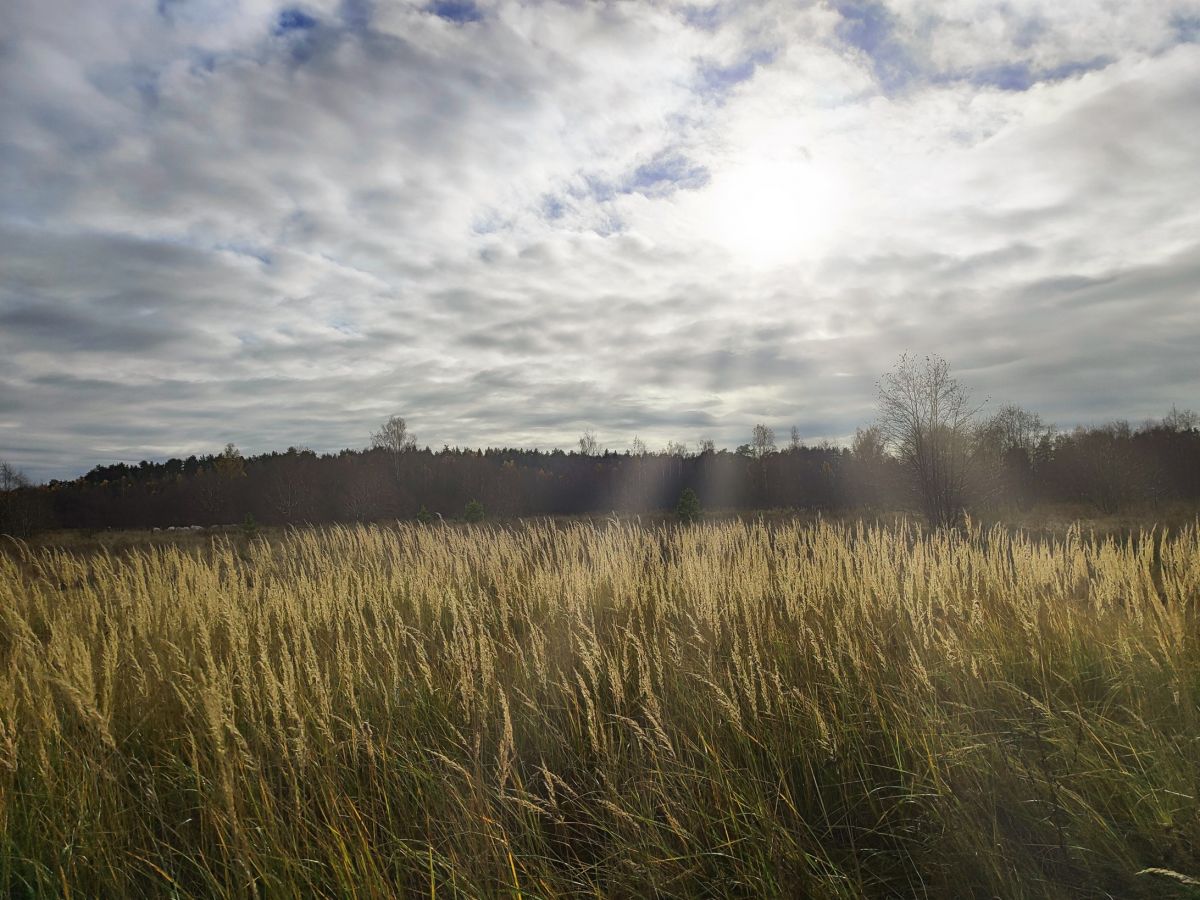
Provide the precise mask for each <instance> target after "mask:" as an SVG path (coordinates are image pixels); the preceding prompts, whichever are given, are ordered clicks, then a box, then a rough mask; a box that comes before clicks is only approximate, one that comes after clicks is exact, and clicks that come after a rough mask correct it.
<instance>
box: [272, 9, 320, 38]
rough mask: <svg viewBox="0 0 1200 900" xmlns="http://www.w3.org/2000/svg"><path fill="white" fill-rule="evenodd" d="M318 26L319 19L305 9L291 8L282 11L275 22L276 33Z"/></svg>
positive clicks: (304, 29)
mask: <svg viewBox="0 0 1200 900" xmlns="http://www.w3.org/2000/svg"><path fill="white" fill-rule="evenodd" d="M316 27H317V20H316V19H314V18H313V17H312V16H310V15H309V14H308V13H306V12H304V11H303V10H299V9H295V8H289V9H285V10H282V11H280V13H279V18H278V19H277V20H276V22H275V33H276V34H287V33H288V32H289V31H308V30H310V29H313V28H316Z"/></svg>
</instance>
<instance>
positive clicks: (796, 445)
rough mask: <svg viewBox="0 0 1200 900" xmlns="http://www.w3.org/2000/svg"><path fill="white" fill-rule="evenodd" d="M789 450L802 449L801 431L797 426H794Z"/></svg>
mask: <svg viewBox="0 0 1200 900" xmlns="http://www.w3.org/2000/svg"><path fill="white" fill-rule="evenodd" d="M788 449H789V450H799V449H800V429H799V428H797V427H796V426H795V425H793V426H792V437H791V439H790V440H789V441H788Z"/></svg>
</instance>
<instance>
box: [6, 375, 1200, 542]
mask: <svg viewBox="0 0 1200 900" xmlns="http://www.w3.org/2000/svg"><path fill="white" fill-rule="evenodd" d="M878 404H879V414H878V417H877V420H876V422H875V423H874V424H872V425H869V426H866V427H864V428H860V429H859V430H858V431H857V433H856V434H855V436H854V439H853V441H852V443H851V446H849V447H839V446H834V445H831V444H829V443H822V444H820V445H817V446H809V445H806V444H804V443H803V442H802V441H801V440H800V436H799V434H798V432H797V430H796V429H794V428H793V429H792V432H791V435H790V439H788V440H786V441H784V442H782V443H780V442H778V441H777V439H776V434H775V432H774V430H773V429H772V428H771V427H769V426H768V425H765V424H758V425H755V426H753V427H752V428H751V429H750V430H749V433H748V440H747V442H746V443H745V444H742V445H741V446H738V447H736V448H735V449H732V450H730V449H718V448H717V447H715V446H714V444H713V443H712V442H711V441H704V442H701V443H700V444H698V445H696V446H694V447H690V448H689V447H687V446H685V445H684V444H682V443H671V444H669V445H668V446H667V447H666V448H665V449H663V450H661V451H659V452H652V451H650V450H649V449H647V448H646V446H645V444H644V443H643V442H642V441H640V440H639V439H637V438H635V439H634V440H633V441H632V442H631V447H630V449H629V450H625V451H622V452H614V451H609V450H606V449H604V448H603V447H602V446H601V444H600V439H599V437H598V436H597V435H596V434H595V433H594V432H592V431H590V430H589V431H587V432H585V433H584V434H583V435H582V436H581V437H580V439H579V446H578V448H577V449H572V450H571V451H564V450H550V451H543V450H525V449H518V448H488V449H486V450H475V449H462V448H451V447H443V448H442V449H441V450H436V451H435V450H431V449H430V448H428V447H425V448H424V449H421V448H419V447H418V445H417V442H416V438H415V436H414V435H413V434H411V432H410V431H409V429H408V425H407V423H406V422H405V420H404V419H403V418H402V417H399V416H393V417H391V418H390V419H388V421H387V422H385V423H384V424H383V425H382V426H381V427H380V429H379V430H378V431H377V432H375V433H374V434H373V435H372V441H371V446H370V447H368V448H366V449H360V450H351V449H347V450H343V451H341V452H338V453H326V454H317V453H314V452H313V451H311V450H307V449H304V448H296V447H292V448H289V449H288V450H286V451H283V452H271V453H263V454H259V455H256V456H243V455H242V454H241V453H240V452H239V451H238V450H237V448H236V447H235V446H233V445H232V444H230V445H227V446H226V447H225V449H224V450H222V451H221V452H220V453H216V454H209V455H205V456H190V457H188V458H186V459H168V460H165V461H162V462H152V461H148V460H147V461H142V462H141V463H139V464H137V465H129V464H125V463H116V464H111V465H100V466H96V467H95V468H93V469H92V470H91V471H89V472H88V473H87V474H86V475H83V476H81V477H80V478H77V479H74V480H71V481H51V482H49V483H48V484H45V485H37V486H35V485H31V484H29V483H28V482H27V480H25V479H24V478H23V477H22V476H21V475H20V473H19V472H16V471H15V470H14V469H13V468H12V467H11V466H8V465H6V464H3V463H0V533H9V534H17V535H24V534H29V533H32V532H34V531H36V530H39V529H42V528H150V527H159V528H167V527H171V526H186V525H228V524H237V523H242V522H254V523H262V524H301V523H318V522H354V521H372V520H382V519H409V518H422V519H428V518H434V517H438V516H440V517H443V518H462V517H464V516H466V515H469V516H470V517H471V518H473V519H479V518H481V517H482V516H483V515H485V514H486V515H487V516H489V517H500V518H508V517H514V516H543V515H578V514H606V513H610V512H618V513H656V512H665V511H669V510H672V509H674V508H676V506H677V503H678V501H679V498H680V496H681V495H682V494H683V493H684V492H685V491H689V490H690V491H692V492H693V493H694V495H695V497H696V498H698V501H699V503H700V504H702V505H703V507H704V508H706V509H727V510H762V509H772V508H807V509H820V510H829V511H837V510H849V509H856V508H858V509H875V510H908V511H916V512H920V513H922V514H924V516H925V517H926V518H927V519H928V520H929V521H930V522H931V523H933V524H935V525H945V524H952V523H953V522H955V521H956V520H957V519H958V518H959V517H960V516H961V515H962V514H963V513H964V511H967V510H976V509H978V510H981V511H984V510H986V511H1003V510H1005V509H1021V510H1025V509H1029V508H1031V507H1033V506H1036V505H1038V504H1045V503H1077V504H1086V505H1088V506H1090V507H1091V508H1093V509H1095V510H1096V511H1097V512H1101V513H1114V512H1119V511H1121V510H1123V509H1127V508H1130V507H1132V506H1135V505H1141V506H1147V507H1150V508H1153V507H1158V506H1161V505H1163V504H1166V503H1169V502H1189V503H1194V502H1196V501H1200V416H1197V415H1196V414H1195V413H1192V412H1189V411H1179V410H1175V409H1172V410H1171V411H1170V412H1169V413H1168V414H1167V415H1166V416H1164V417H1163V418H1162V419H1161V420H1156V421H1152V422H1147V423H1144V424H1142V425H1140V426H1138V427H1133V426H1131V425H1130V424H1129V423H1127V422H1112V423H1108V424H1105V425H1101V426H1095V427H1080V428H1076V429H1074V430H1072V431H1059V430H1058V429H1056V428H1055V427H1054V426H1053V425H1049V424H1047V423H1044V422H1043V421H1042V419H1041V417H1040V416H1039V415H1037V414H1036V413H1033V412H1030V411H1028V410H1025V409H1022V408H1019V407H1016V406H1005V407H1003V408H1001V409H999V410H998V411H996V412H994V413H992V414H990V415H984V414H983V409H982V407H981V406H980V405H977V404H975V403H974V402H973V401H972V400H971V397H970V394H969V392H967V391H966V390H965V389H964V388H963V386H962V385H961V384H960V383H959V382H958V381H957V379H955V378H954V377H953V375H952V374H951V372H950V370H949V366H948V365H947V364H946V363H945V361H944V360H941V359H940V358H938V357H928V358H924V359H917V358H915V357H909V356H905V357H902V358H901V360H900V361H899V362H898V363H897V364H896V366H894V367H893V369H892V370H890V371H889V372H888V373H886V374H885V375H884V376H883V377H882V378H881V380H880V382H879V384H878Z"/></svg>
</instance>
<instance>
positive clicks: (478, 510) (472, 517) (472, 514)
mask: <svg viewBox="0 0 1200 900" xmlns="http://www.w3.org/2000/svg"><path fill="white" fill-rule="evenodd" d="M463 518H464V519H466V520H467V521H468V522H482V521H483V504H482V503H480V502H479V501H478V500H472V501H471V502H470V503H468V504H467V508H466V509H465V510H464V511H463Z"/></svg>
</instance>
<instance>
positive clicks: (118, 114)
mask: <svg viewBox="0 0 1200 900" xmlns="http://www.w3.org/2000/svg"><path fill="white" fill-rule="evenodd" d="M1196 23H1200V9H1198V8H1197V6H1196V4H1195V3H1194V2H1167V0H1155V2H1152V3H1146V4H1136V5H1134V4H1126V5H1124V6H1120V5H1118V6H1109V7H1098V6H1097V5H1095V4H1091V3H1084V2H1080V3H1078V4H1070V3H1055V4H1049V3H1044V2H1032V0H1022V2H1010V3H1005V4H996V3H991V2H984V0H956V2H953V3H936V4H934V3H930V2H927V0H893V2H888V3H883V2H876V0H839V2H827V3H814V4H810V5H805V6H800V5H795V4H790V3H788V4H784V3H779V4H722V3H710V4H705V3H686V4H684V3H678V4H676V3H668V2H664V3H658V4H615V3H614V4H608V3H589V4H550V3H533V2H529V3H521V2H514V0H496V2H491V0H475V2H466V0H462V2H460V0H455V2H435V3H426V2H419V3H417V2H413V3H408V2H390V3H384V2H378V3H372V2H368V0H340V2H335V0H327V2H305V3H279V2H274V0H253V2H251V0H245V2H235V0H160V2H159V3H158V4H157V6H155V5H154V4H146V3H142V2H136V3H135V2H114V3H109V4H104V5H103V8H102V9H101V8H99V7H96V5H94V4H93V5H87V4H85V5H83V6H82V7H81V6H79V5H78V4H72V3H67V2H65V0H38V2H36V3H35V2H33V0H14V2H11V3H7V4H5V5H4V8H3V10H0V34H3V35H4V37H3V38H2V39H0V80H2V81H3V83H4V85H5V90H4V92H3V93H2V94H0V456H4V457H6V458H8V459H10V460H12V461H13V462H15V463H16V464H18V465H20V466H21V467H23V468H25V469H27V470H28V471H29V472H30V473H31V474H34V475H36V476H38V477H62V476H68V475H73V474H76V473H78V472H80V471H83V470H86V469H87V468H88V467H90V466H91V465H93V464H94V463H97V462H101V461H110V460H114V459H127V460H136V459H140V458H143V457H147V456H164V455H170V454H178V453H190V452H203V451H205V450H211V449H214V448H217V447H219V446H221V445H222V444H223V443H224V442H225V441H227V440H233V441H235V442H237V443H238V444H239V445H240V446H242V447H243V448H244V449H245V450H249V451H257V450H265V449H273V448H279V447H284V446H287V445H289V444H305V445H308V446H311V447H314V448H316V449H336V448H339V447H343V446H348V445H349V446H360V445H362V444H363V443H364V442H365V441H366V436H367V434H368V433H369V431H370V430H371V429H372V428H373V427H374V426H375V425H376V424H377V423H378V421H379V420H381V419H382V418H383V417H385V416H386V415H388V414H390V413H393V412H400V413H402V414H404V415H406V416H407V417H408V419H409V421H410V424H411V426H412V427H413V429H414V430H415V431H416V432H417V433H418V435H419V437H420V439H421V441H422V442H423V443H424V442H428V443H430V444H432V445H434V446H440V445H441V444H442V443H450V444H470V445H477V444H509V445H523V446H530V445H538V446H554V445H559V446H567V445H569V444H571V443H572V442H573V440H574V437H575V436H576V435H577V434H578V432H579V431H580V430H582V429H583V428H584V427H593V428H595V429H596V430H597V431H598V432H599V434H600V436H601V438H602V442H603V443H605V444H607V445H608V446H610V447H623V446H626V445H627V443H628V441H630V440H631V439H632V437H633V435H634V434H635V433H637V434H640V435H642V437H643V438H646V439H649V440H650V441H651V443H652V444H653V443H655V442H657V443H665V442H666V441H667V440H668V439H674V440H689V441H694V440H698V439H699V438H701V437H712V438H715V439H716V440H717V441H718V442H719V443H725V444H729V445H732V444H736V443H741V442H743V441H744V440H745V439H746V435H747V434H748V433H749V430H750V428H751V426H752V425H753V424H754V422H756V421H766V422H769V423H771V424H774V425H776V426H777V427H779V428H786V427H788V426H790V425H791V424H793V423H795V424H797V425H798V426H799V428H800V430H801V432H802V433H804V434H805V435H807V436H809V437H812V438H819V437H833V438H837V437H839V436H843V435H846V434H848V433H850V432H851V431H852V430H853V427H854V426H855V424H858V423H861V422H862V421H865V420H866V419H867V418H869V417H870V415H871V407H872V403H873V388H872V385H873V381H874V379H875V378H876V377H877V376H878V374H879V372H880V370H881V369H882V368H884V367H886V366H887V364H888V363H889V361H890V360H891V359H893V358H894V357H895V356H896V355H897V354H898V353H899V352H901V351H904V350H906V349H907V350H917V351H924V350H933V351H937V352H940V353H942V354H943V355H945V356H947V357H948V358H949V359H950V360H951V362H952V363H953V364H954V365H955V366H956V368H957V369H959V370H960V371H961V373H962V374H963V375H964V378H965V380H966V381H967V382H969V383H971V384H972V385H974V386H975V387H976V388H977V389H978V391H979V393H981V394H990V395H992V396H993V397H995V398H997V400H998V401H1000V402H1003V401H1008V400H1010V399H1011V400H1014V401H1017V402H1020V403H1022V404H1025V405H1027V406H1029V407H1031V408H1034V409H1037V410H1039V411H1042V412H1044V413H1045V414H1046V415H1047V416H1049V417H1051V418H1054V419H1056V420H1057V421H1059V422H1060V423H1062V424H1073V423H1075V422H1078V421H1094V420H1097V419H1102V418H1105V417H1109V416H1124V417H1128V418H1131V419H1134V420H1137V419H1139V418H1142V417H1145V416H1149V415H1154V414H1161V413H1162V411H1163V410H1164V409H1165V408H1166V407H1169V406H1170V405H1171V404H1172V403H1178V404H1180V405H1182V406H1186V405H1193V406H1194V405H1196V403H1197V400H1196V399H1195V397H1196V394H1197V389H1198V388H1200V372H1198V371H1197V369H1196V367H1195V365H1194V362H1192V361H1191V356H1190V353H1191V351H1190V350H1189V348H1190V347H1191V345H1192V344H1194V343H1196V342H1197V339H1200V302H1197V301H1200V296H1198V295H1200V288H1198V287H1197V285H1198V284H1200V279H1198V278H1197V275H1198V274H1200V272H1198V269H1200V262H1198V260H1200V238H1197V237H1196V235H1200V228H1198V225H1200V222H1198V219H1200V212H1198V211H1197V208H1196V205H1195V204H1194V202H1191V198H1194V197H1196V196H1197V195H1200V166H1197V165H1196V162H1197V159H1200V137H1198V136H1197V135H1198V129H1196V128H1195V127H1194V125H1195V122H1197V121H1200V45H1198V44H1197V43H1196V40H1197V34H1198V33H1200V29H1197V27H1196Z"/></svg>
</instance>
